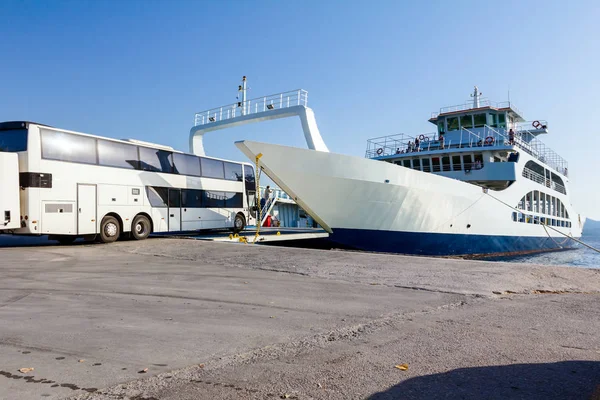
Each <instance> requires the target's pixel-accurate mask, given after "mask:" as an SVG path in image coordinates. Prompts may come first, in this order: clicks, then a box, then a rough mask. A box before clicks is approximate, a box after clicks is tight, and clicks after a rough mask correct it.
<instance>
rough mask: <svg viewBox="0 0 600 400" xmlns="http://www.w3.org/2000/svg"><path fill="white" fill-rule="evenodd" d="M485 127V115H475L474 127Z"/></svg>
mask: <svg viewBox="0 0 600 400" xmlns="http://www.w3.org/2000/svg"><path fill="white" fill-rule="evenodd" d="M483 126H485V114H475V115H473V127H475V128H482V127H483Z"/></svg>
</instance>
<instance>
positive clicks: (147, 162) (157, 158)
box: [139, 147, 173, 173]
mask: <svg viewBox="0 0 600 400" xmlns="http://www.w3.org/2000/svg"><path fill="white" fill-rule="evenodd" d="M139 149H140V169H141V170H143V171H152V172H165V173H172V172H173V153H171V152H170V151H165V150H158V149H151V148H149V147H140V148H139Z"/></svg>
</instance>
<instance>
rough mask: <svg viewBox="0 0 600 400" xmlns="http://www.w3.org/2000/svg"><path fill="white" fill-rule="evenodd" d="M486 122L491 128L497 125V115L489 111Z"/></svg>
mask: <svg viewBox="0 0 600 400" xmlns="http://www.w3.org/2000/svg"><path fill="white" fill-rule="evenodd" d="M487 124H488V125H489V126H491V127H492V128H495V127H496V126H498V116H497V115H496V114H494V113H489V114H488V115H487Z"/></svg>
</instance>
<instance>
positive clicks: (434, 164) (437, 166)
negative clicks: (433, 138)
mask: <svg viewBox="0 0 600 400" xmlns="http://www.w3.org/2000/svg"><path fill="white" fill-rule="evenodd" d="M431 165H432V167H433V172H440V159H439V157H433V158H432V159H431Z"/></svg>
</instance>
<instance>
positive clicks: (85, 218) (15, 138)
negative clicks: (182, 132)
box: [0, 121, 256, 243]
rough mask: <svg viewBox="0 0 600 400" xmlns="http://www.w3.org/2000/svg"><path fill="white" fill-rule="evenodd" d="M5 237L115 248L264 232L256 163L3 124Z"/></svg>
mask: <svg viewBox="0 0 600 400" xmlns="http://www.w3.org/2000/svg"><path fill="white" fill-rule="evenodd" d="M0 169H1V171H0V213H1V214H0V217H4V219H3V220H0V233H12V234H15V235H49V237H50V238H51V239H56V240H58V241H60V242H61V243H71V242H73V241H74V240H75V239H76V238H78V237H83V238H85V239H88V240H93V239H100V240H101V241H102V242H105V243H108V242H114V241H116V240H117V239H118V238H119V237H123V236H130V237H132V238H134V239H138V240H139V239H145V238H147V237H148V235H150V234H151V233H153V232H181V231H196V230H204V229H222V228H229V229H232V230H234V231H241V230H243V229H244V227H245V226H246V225H253V224H255V223H256V219H255V216H256V213H255V211H253V210H254V209H255V208H254V207H253V206H254V205H255V201H256V193H255V190H256V189H255V175H254V168H253V167H252V165H251V164H247V163H240V162H232V161H226V160H221V159H216V158H210V157H198V156H195V155H192V154H185V153H182V152H179V151H175V150H173V149H172V148H170V147H167V146H160V145H155V144H151V143H147V142H141V141H135V140H116V139H110V138H105V137H100V136H94V135H88V134H83V133H78V132H72V131H67V130H64V129H56V128H52V127H49V126H45V125H41V124H36V123H30V122H22V121H18V122H3V123H0Z"/></svg>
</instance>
